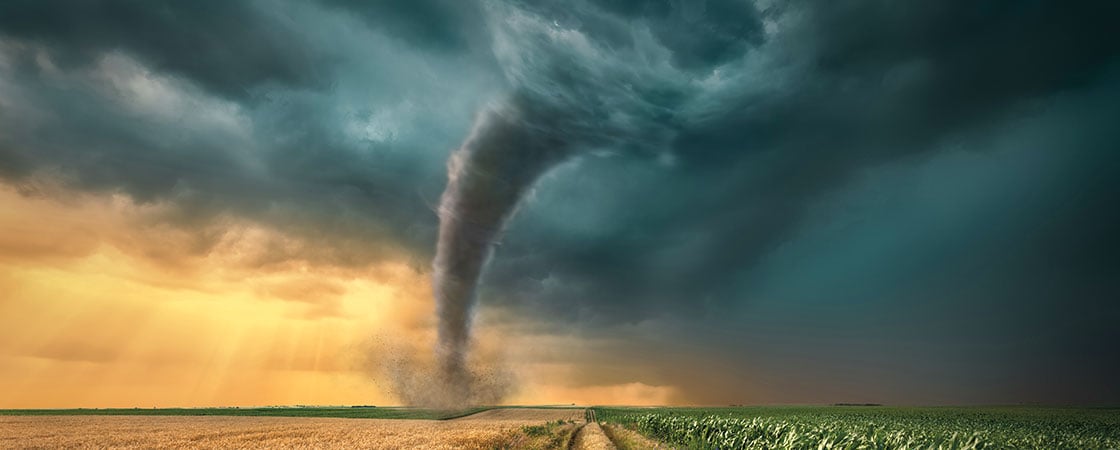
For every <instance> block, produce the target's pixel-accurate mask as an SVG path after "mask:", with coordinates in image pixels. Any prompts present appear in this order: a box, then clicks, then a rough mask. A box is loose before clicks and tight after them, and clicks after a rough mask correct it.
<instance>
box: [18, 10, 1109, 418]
mask: <svg viewBox="0 0 1120 450" xmlns="http://www.w3.org/2000/svg"><path fill="white" fill-rule="evenodd" d="M1117 13H1120V6H1117V4H1115V3H1111V2H1075V3H1058V2H1043V1H996V2H982V3H977V2H969V1H921V2H891V1H863V2H824V3H822V2H802V1H790V2H782V1H775V2H766V1H758V2H754V3H752V2H748V1H738V0H719V1H716V0H710V1H706V2H704V1H669V0H665V1H654V0H632V1H608V0H584V1H570V2H560V1H513V0H509V1H497V0H495V1H489V2H457V1H443V0H423V1H413V2H346V1H342V0H322V1H320V2H316V3H308V2H287V1H260V2H191V3H179V2H140V1H135V2H129V1H107V0H105V1H99V2H77V1H75V2H32V1H9V2H3V3H2V4H0V40H2V41H0V93H2V94H3V95H2V96H0V177H3V179H4V180H5V182H7V183H27V182H29V180H33V179H34V178H35V177H39V176H48V175H49V176H61V177H63V178H64V179H66V180H67V181H68V182H69V183H70V185H71V186H72V187H74V188H75V189H81V190H88V191H97V192H123V193H126V194H128V195H130V196H132V197H134V198H136V199H138V200H140V201H163V202H168V203H171V204H173V205H175V206H177V207H178V208H179V209H180V210H181V214H180V215H179V216H177V217H174V218H170V219H169V220H173V221H175V222H176V223H178V224H181V225H183V226H187V227H192V226H201V224H203V223H205V222H206V221H208V220H210V219H212V218H214V217H217V216H219V215H221V214H232V215H238V216H243V217H247V218H250V219H252V220H257V221H262V222H267V223H271V224H274V225H276V226H279V227H282V228H285V229H286V230H288V231H291V232H293V233H298V234H299V235H301V236H303V237H305V238H307V239H312V240H313V241H314V242H315V243H316V244H317V245H316V248H324V249H325V248H331V249H336V250H334V251H324V252H323V254H324V255H326V256H323V260H322V262H323V263H337V264H355V265H360V264H365V263H368V262H370V261H373V260H376V258H377V257H379V256H378V255H380V252H381V250H382V249H380V248H373V247H377V245H374V244H366V243H369V242H375V241H376V242H381V241H391V242H393V243H394V244H395V245H398V246H399V247H401V248H402V249H404V250H405V251H407V252H410V253H411V254H413V255H415V260H416V262H417V266H425V265H426V261H428V260H429V259H430V257H431V256H432V252H433V250H434V245H435V239H436V225H437V222H436V215H435V213H434V212H433V211H432V210H431V209H432V207H433V206H434V204H435V199H437V198H438V195H439V192H440V190H441V189H442V187H443V183H444V176H445V174H444V171H445V160H446V158H447V156H448V154H449V153H450V151H451V150H452V149H453V148H456V147H457V146H458V145H459V144H460V143H461V142H462V141H463V139H464V137H465V136H466V135H467V133H468V132H469V130H470V126H471V122H472V120H473V119H474V116H473V114H475V113H476V111H481V110H482V109H483V107H484V106H485V105H487V104H488V102H492V101H497V100H498V99H501V98H509V96H510V95H511V94H515V95H516V96H518V98H523V99H530V100H532V101H531V102H530V103H531V104H532V105H546V106H548V108H553V110H560V111H561V112H564V113H565V114H568V116H564V114H561V115H560V116H558V117H561V118H563V119H564V120H559V121H556V120H552V121H550V120H548V118H538V121H539V122H540V123H541V124H543V125H540V126H539V127H538V128H539V129H543V130H552V131H553V132H557V131H558V132H559V134H557V135H565V136H568V137H570V136H571V133H572V132H573V130H575V131H578V132H579V134H580V136H579V137H578V139H575V141H577V142H575V143H574V144H573V145H574V146H577V147H579V149H578V150H574V151H573V152H572V155H573V157H572V158H571V159H569V160H567V161H565V162H564V163H563V164H560V165H559V166H558V167H556V168H554V169H553V170H551V171H545V172H546V173H545V174H544V176H543V178H542V180H540V182H539V183H537V185H536V186H535V188H534V189H531V190H529V193H528V194H527V196H526V199H525V200H523V202H522V204H521V206H520V209H519V211H518V213H517V215H515V216H514V218H513V221H512V222H511V224H510V226H509V228H508V230H506V232H505V234H504V238H503V240H502V242H501V245H500V246H499V247H497V251H496V252H495V255H494V259H493V261H492V266H491V268H490V269H489V272H488V273H486V274H485V275H484V277H483V281H482V288H481V289H482V290H481V295H480V297H481V301H482V302H483V303H484V304H486V303H490V304H502V305H504V306H509V307H513V308H517V309H518V310H519V311H520V312H522V313H525V314H532V315H535V316H536V317H539V318H546V319H549V320H551V321H553V322H556V323H562V324H564V325H565V326H567V325H570V324H571V323H577V322H574V319H581V321H580V322H578V323H581V324H583V325H579V326H577V329H580V330H582V331H583V332H586V333H588V334H595V333H600V332H601V333H604V334H608V335H609V334H610V333H612V332H614V331H617V330H620V329H629V328H626V327H629V326H631V325H629V324H633V323H639V324H651V323H653V324H665V328H664V330H667V331H664V333H665V335H666V337H665V338H655V337H651V336H655V335H657V334H658V333H660V332H662V330H661V329H648V328H643V330H644V331H641V332H635V333H636V335H635V336H633V339H632V342H634V343H635V344H634V345H646V344H648V345H646V346H645V347H642V349H635V348H632V347H626V348H624V349H622V350H619V351H618V352H619V353H626V354H630V355H642V356H648V357H649V359H650V360H659V359H658V358H657V357H656V355H655V354H654V353H655V352H650V351H649V349H650V348H660V347H664V346H666V345H668V344H670V343H671V342H667V341H674V340H679V342H678V343H676V344H674V345H679V348H677V347H674V348H672V349H671V350H672V351H671V352H667V353H666V354H667V355H677V356H680V355H685V354H689V353H697V354H702V353H704V352H711V353H712V354H715V355H718V356H717V357H715V359H722V360H730V361H738V359H737V358H742V359H743V360H744V361H745V360H748V359H749V361H747V362H728V363H726V364H725V366H726V367H724V369H726V373H731V374H736V375H737V376H738V378H737V377H734V376H728V378H727V379H725V380H722V381H719V382H718V383H714V384H713V385H718V387H719V390H720V391H721V392H726V391H731V390H734V389H735V384H736V383H737V381H736V380H739V379H757V380H768V381H766V382H767V383H772V384H773V386H778V387H781V389H776V390H774V391H773V392H785V391H797V392H804V394H798V395H802V396H800V397H796V398H794V397H781V398H779V397H780V394H768V392H771V391H769V390H766V389H756V390H753V391H750V392H747V391H746V390H744V391H742V392H745V393H746V394H744V395H747V396H748V397H746V398H743V399H742V400H740V401H751V398H755V399H764V400H768V401H782V399H783V398H785V399H786V401H832V400H835V401H861V400H864V399H863V398H861V399H854V398H832V397H830V396H831V395H834V394H837V393H842V392H856V393H859V392H863V393H865V394H867V396H874V395H882V397H881V398H883V399H886V401H891V400H890V399H891V398H910V399H912V400H914V401H927V400H929V399H931V398H934V397H936V396H937V395H940V394H944V395H945V396H947V397H953V396H956V397H953V398H956V399H965V400H967V399H986V400H983V401H989V400H990V401H1007V399H1013V398H1023V397H1030V394H1031V392H1042V391H1043V389H1042V388H1043V387H1045V385H1046V383H1045V380H1046V379H1048V378H1047V377H1049V379H1053V380H1060V383H1058V384H1061V385H1063V386H1074V385H1078V383H1081V385H1083V386H1090V387H1093V386H1096V387H1100V386H1104V385H1105V384H1106V382H1105V381H1103V380H1102V379H1101V377H1099V376H1097V375H1095V374H1100V373H1107V372H1109V371H1111V372H1115V370H1116V367H1115V366H1116V364H1117V361H1118V360H1120V357H1118V355H1117V354H1116V351H1115V350H1113V349H1110V348H1108V347H1106V346H1104V345H1102V344H1101V343H1102V342H1112V341H1115V340H1116V339H1117V338H1120V336H1116V332H1115V330H1114V329H1111V328H1109V326H1108V324H1109V323H1114V322H1115V320H1116V319H1117V318H1118V315H1120V311H1117V309H1116V307H1115V304H1116V299H1117V298H1120V290H1118V283H1117V281H1116V280H1118V279H1120V276H1118V274H1120V268H1118V267H1117V263H1116V261H1117V260H1116V258H1115V257H1114V256H1115V254H1116V251H1117V250H1118V249H1120V243H1118V242H1117V237H1116V234H1115V230H1116V229H1120V217H1118V216H1117V213H1116V212H1115V211H1116V208H1114V207H1112V205H1111V203H1114V199H1115V197H1116V195H1117V194H1118V193H1120V192H1118V191H1120V189H1118V186H1120V182H1118V181H1117V180H1120V167H1118V162H1117V160H1118V158H1117V157H1116V156H1115V152H1114V150H1115V149H1116V147H1117V145H1120V144H1118V143H1120V136H1117V135H1116V131H1115V127H1114V126H1112V125H1111V124H1110V123H1108V120H1107V119H1108V118H1110V117H1116V116H1117V115H1120V112H1118V111H1116V107H1115V106H1114V105H1116V104H1120V102H1118V101H1117V99H1118V98H1120V76H1118V71H1120V67H1118V64H1120V63H1118V54H1120V48H1118V46H1117V44H1116V43H1115V41H1116V39H1115V38H1114V34H1115V33H1114V31H1113V30H1112V28H1114V27H1112V24H1111V23H1110V21H1111V20H1112V19H1113V18H1115V17H1117V15H1118V14H1117ZM557 105H559V107H558V106H557ZM573 112H574V113H573ZM569 113H571V114H569ZM550 127H551V128H550ZM538 131H539V130H538ZM962 155H964V156H962ZM289 257H295V258H298V257H300V256H299V255H295V256H293V255H278V256H277V258H278V259H284V258H289ZM728 330H736V331H735V332H730V331H728ZM1039 330H1043V331H1039ZM670 338H671V339H670ZM885 342H889V343H890V344H886V343H885ZM766 343H773V345H772V346H769V347H768V346H767V345H765V344H766ZM1020 343H1021V344H1022V345H1027V346H1029V347H1030V348H1031V349H1034V350H1033V353H1032V351H1025V350H1016V345H1018V344H1020ZM909 344H912V346H911V347H907V345H909ZM742 355H745V356H742ZM837 355H841V356H837ZM993 355H995V356H993ZM665 357H666V358H668V356H665ZM700 359H703V358H700ZM852 361H859V362H863V363H865V364H864V365H863V366H860V367H854V368H853V367H852V364H853V363H852ZM928 361H932V362H928ZM985 361H997V362H993V363H990V364H989V365H987V366H985V368H984V369H983V370H980V372H983V373H982V374H981V376H980V378H982V379H979V381H978V379H970V378H969V376H968V374H967V368H968V367H976V366H977V365H978V364H983V363H984V362H985ZM627 363H630V364H633V365H635V366H640V364H639V363H640V361H636V360H633V358H631V360H627ZM700 363H701V362H697V364H700ZM936 363H942V364H941V365H940V366H938V365H937V364H936ZM666 365H672V361H668V360H665V361H663V364H661V365H660V366H659V367H663V366H666ZM791 367H792V368H800V369H802V370H803V371H804V372H806V373H832V374H834V375H835V378H836V379H837V380H838V381H836V383H837V384H832V385H829V384H827V383H818V384H817V385H808V384H802V385H798V384H797V381H796V380H798V379H802V378H798V377H791V376H790V373H789V371H790V370H793V369H789V368H791ZM1060 367H1074V369H1070V370H1067V371H1062V370H1061V369H1060ZM1078 367H1080V368H1081V369H1077V368H1078ZM1028 369H1033V370H1034V372H1033V373H1036V374H1038V375H1037V376H1033V375H1032V376H1030V377H1023V378H1021V379H1017V380H1015V381H1014V383H1010V384H1006V383H1005V384H1006V385H1008V386H1017V387H1011V388H1007V390H1006V391H1001V392H1003V394H1000V395H1002V396H998V395H994V394H993V396H989V397H984V396H983V395H985V394H983V392H985V391H986V390H987V392H995V391H997V390H998V386H997V385H998V384H999V382H1005V381H1007V379H1008V378H1007V374H1009V373H1014V372H1016V371H1026V370H1028ZM620 370H621V369H620ZM876 370H881V371H885V372H889V373H890V374H893V375H891V376H896V378H891V379H890V380H889V382H884V384H883V385H882V386H887V387H883V388H882V389H883V390H879V391H876V390H875V387H869V386H868V385H867V383H863V384H861V382H860V381H859V380H860V379H861V377H862V378H874V377H875V374H876V373H877V372H876ZM892 370H893V372H892ZM1078 370H1082V372H1080V373H1079V372H1078ZM923 371H925V372H928V373H937V374H938V377H942V379H944V380H952V381H951V382H943V383H942V382H938V381H937V380H934V379H933V378H937V377H927V378H924V379H922V378H921V377H920V376H918V375H921V373H922V372H923ZM656 372H657V371H656V370H652V369H651V370H647V371H644V372H643V373H636V372H627V375H626V376H633V377H647V378H648V380H647V381H650V382H651V383H653V384H657V383H675V384H680V385H687V384H692V385H696V383H693V382H691V381H688V380H687V379H688V375H689V374H693V375H694V371H665V372H664V373H661V374H658V373H656ZM900 374H901V375H900ZM905 374H909V375H907V376H903V375H905ZM879 375H882V373H881V372H879ZM620 376H622V375H620ZM626 376H623V378H619V379H618V381H620V382H621V381H626V380H629V379H632V378H626ZM1079 377H1080V378H1079ZM918 379H921V380H922V382H925V384H924V386H929V387H930V388H929V389H930V391H929V393H928V394H929V395H926V396H924V397H923V396H921V395H916V396H911V397H905V395H904V394H905V393H906V392H913V391H914V387H915V386H917V385H920V384H921V383H919V382H917V381H910V380H918ZM985 380H986V381H985ZM1079 380H1080V381H1079ZM593 381H594V380H587V382H589V383H590V382H593ZM818 381H819V380H818ZM720 383H723V384H720ZM845 383H847V384H845ZM939 383H940V384H939ZM969 383H972V384H969ZM1056 383H1057V382H1056ZM842 385H843V386H842ZM954 385H955V386H956V387H954ZM844 386H846V387H844ZM861 386H862V388H861ZM814 389H815V390H814ZM860 389H863V390H862V391H861V390H860ZM1061 389H1062V388H1061V387H1060V386H1059V387H1055V388H1053V389H1052V392H1044V393H1040V394H1038V395H1036V398H1043V399H1060V398H1062V391H1061ZM1088 389H1089V388H1084V389H1082V388H1081V387H1078V388H1077V389H1073V388H1069V389H1067V390H1066V391H1065V392H1066V393H1067V394H1070V397H1069V398H1073V397H1076V398H1078V399H1081V398H1086V397H1087V395H1088V394H1086V392H1089V391H1088ZM1098 391H1100V392H1104V394H1102V395H1105V396H1111V397H1109V398H1112V399H1115V398H1116V395H1120V394H1118V393H1116V392H1115V389H1113V390H1111V391H1109V390H1107V389H1103V388H1102V389H1098ZM686 395H688V396H689V397H688V398H689V399H691V400H694V401H698V400H697V399H703V400H704V401H712V402H719V403H722V401H720V398H719V397H718V395H719V394H718V392H717V391H716V390H715V389H713V390H704V389H700V388H693V390H692V391H689V392H687V393H686ZM750 395H753V396H754V397H749V396H750ZM767 395H777V396H778V397H767ZM948 401H950V402H952V401H957V400H948ZM962 401H963V400H962ZM976 401H981V400H976Z"/></svg>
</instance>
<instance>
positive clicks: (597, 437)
mask: <svg viewBox="0 0 1120 450" xmlns="http://www.w3.org/2000/svg"><path fill="white" fill-rule="evenodd" d="M572 448H574V449H576V450H614V449H615V446H614V444H612V443H611V440H610V439H609V438H607V435H606V434H604V433H603V429H602V428H600V427H599V424H598V423H597V422H590V423H588V424H587V425H584V426H583V428H580V430H579V433H577V434H576V440H575V442H574V443H573V444H572Z"/></svg>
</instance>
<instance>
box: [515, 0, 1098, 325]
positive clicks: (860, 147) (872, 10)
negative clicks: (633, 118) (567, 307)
mask: <svg viewBox="0 0 1120 450" xmlns="http://www.w3.org/2000/svg"><path fill="white" fill-rule="evenodd" d="M859 5H860V6H858V7H857V6H848V7H842V6H837V5H832V6H820V7H818V6H816V5H800V4H793V5H790V6H789V7H788V9H787V10H786V13H787V14H788V15H789V16H790V18H789V19H788V20H789V21H788V22H784V23H782V22H780V23H779V26H781V27H785V28H784V29H783V30H782V31H779V33H778V35H777V36H775V37H774V38H773V39H772V40H771V42H769V43H768V44H767V45H764V46H762V47H760V48H759V49H758V50H757V51H758V52H762V53H765V54H768V55H772V57H773V58H774V60H771V61H769V65H762V64H760V65H762V67H761V68H760V67H757V66H754V65H751V64H742V65H734V64H731V65H727V66H724V67H722V68H721V71H723V72H725V73H726V75H725V76H726V77H728V78H731V79H734V77H736V76H740V77H741V82H740V83H733V82H728V83H729V84H732V86H731V87H730V88H729V89H728V90H727V91H725V92H722V94H725V95H722V96H718V97H717V96H713V97H714V98H712V99H710V100H707V103H702V104H701V105H700V106H699V107H698V108H700V109H702V110H703V111H704V114H703V115H699V117H700V118H699V119H696V120H692V121H690V123H688V124H687V125H686V126H685V127H684V130H683V132H682V133H681V134H680V135H679V136H678V137H677V138H676V140H675V142H674V143H673V145H672V148H673V149H674V151H675V154H676V156H677V158H676V164H675V165H673V166H670V167H667V168H665V169H664V170H661V171H658V170H657V169H656V168H655V167H653V164H649V163H647V164H644V165H643V163H642V161H631V160H625V158H622V159H604V160H595V159H591V160H587V161H585V162H584V166H585V167H583V168H582V169H581V173H578V174H574V175H572V176H574V177H576V178H578V179H579V180H580V181H581V182H583V183H592V184H596V185H598V187H586V186H584V187H579V186H561V187H557V189H558V190H565V191H566V192H558V193H557V195H570V196H571V198H588V197H587V196H589V195H593V193H595V194H594V195H602V196H606V197H608V199H605V200H599V201H597V199H595V198H592V199H591V200H589V201H588V202H589V203H591V205H593V206H591V208H596V207H603V208H618V209H617V210H615V211H611V212H608V213H603V214H609V215H610V217H611V220H609V221H608V223H607V224H606V226H604V227H602V228H601V229H600V231H599V232H598V233H596V234H594V235H592V236H587V235H583V234H580V235H572V236H570V237H571V239H572V240H570V241H569V240H565V238H566V237H568V236H562V237H560V238H559V239H558V238H557V237H556V236H555V235H554V234H553V233H555V232H560V233H563V230H552V229H549V230H542V231H541V234H545V235H549V236H550V240H551V241H552V242H556V243H557V245H556V248H555V249H554V250H550V251H548V252H542V251H541V250H540V247H539V245H537V244H535V243H533V241H532V240H531V239H533V238H532V237H527V238H525V240H521V239H518V240H517V241H516V242H511V243H510V246H513V248H512V249H511V248H508V247H509V246H507V248H506V249H504V252H505V253H506V254H507V255H510V257H509V258H508V259H507V261H508V262H509V264H510V266H509V267H510V268H511V269H510V272H509V273H510V274H511V278H514V279H516V280H520V281H521V282H523V283H524V284H525V285H527V287H528V288H534V287H537V286H536V283H535V281H534V280H529V279H526V278H525V277H524V276H523V274H524V273H532V272H533V269H527V268H526V264H527V263H530V262H534V263H536V264H539V265H540V266H541V267H540V268H539V269H538V270H537V271H536V273H537V274H538V276H539V277H544V276H545V275H552V276H559V277H560V280H562V281H561V282H560V283H559V284H560V285H566V286H573V289H575V288H574V287H575V286H580V285H582V284H583V283H582V281H585V280H586V279H589V278H591V279H594V280H595V283H596V285H597V287H598V289H596V290H595V291H596V292H598V294H599V295H594V294H592V295H590V296H589V295H586V294H581V295H576V292H565V291H563V290H561V291H560V292H555V295H556V296H557V297H560V298H569V299H570V298H580V299H586V301H587V302H589V303H593V304H604V305H607V304H609V305H612V306H611V307H609V308H610V309H611V310H614V311H617V312H618V313H619V314H620V315H625V316H627V317H629V318H631V319H636V318H634V317H633V314H635V313H637V314H641V313H642V312H648V313H651V314H657V313H658V312H659V311H660V309H659V308H652V309H645V308H643V309H639V310H638V311H635V310H634V309H633V308H632V307H634V306H636V305H638V304H648V303H649V302H651V301H653V302H661V301H663V302H664V303H668V304H671V305H672V306H668V307H669V308H670V309H676V308H677V307H679V308H680V309H686V310H693V311H698V310H703V309H704V307H705V306H704V305H705V302H704V301H702V299H704V298H706V297H708V295H709V294H713V295H714V294H715V292H718V291H719V290H721V289H723V286H726V284H727V283H728V282H729V281H731V280H733V279H735V278H736V277H738V276H740V275H741V274H742V273H743V272H744V271H746V270H749V268H750V267H751V266H752V265H753V264H755V263H756V262H757V260H758V259H759V258H761V257H764V256H765V255H766V254H767V253H768V252H770V251H772V250H773V249H774V248H776V247H777V246H779V245H781V244H782V243H783V242H785V241H786V240H788V239H789V238H790V237H791V236H790V235H791V233H793V232H795V231H796V230H797V229H798V227H799V226H800V223H801V221H802V219H803V216H804V214H805V212H806V210H807V208H809V206H810V205H811V204H812V203H813V202H814V201H817V200H818V199H819V198H820V196H822V195H824V194H826V193H828V192H830V191H832V190H834V189H838V188H841V187H843V186H845V183H846V182H848V181H849V180H850V179H851V177H852V176H853V175H854V174H856V173H858V171H860V170H863V169H864V168H867V167H874V166H877V165H880V164H886V163H891V162H897V161H905V160H907V158H912V157H914V156H916V155H929V154H932V153H935V152H937V151H938V150H939V149H945V148H952V147H954V142H955V141H960V140H964V139H977V140H983V139H984V138H983V136H985V134H986V133H989V131H990V130H991V129H992V128H993V127H994V126H996V125H998V124H1000V123H1002V122H1003V121H1005V120H1011V119H1014V118H1016V117H1017V116H1021V115H1024V114H1029V113H1030V112H1031V111H1032V109H1037V108H1038V107H1039V106H1038V105H1039V104H1040V103H1039V102H1046V101H1047V99H1048V98H1050V97H1052V96H1054V95H1058V94H1061V93H1064V92H1067V91H1070V90H1077V89H1085V88H1088V87H1092V86H1094V85H1095V84H1096V83H1100V82H1104V81H1106V80H1104V77H1105V76H1106V75H1107V74H1108V72H1107V71H1108V70H1109V69H1110V67H1112V66H1113V62H1114V61H1115V59H1116V46H1115V44H1113V43H1112V40H1111V39H1109V34H1110V31H1109V25H1108V23H1107V19H1105V17H1109V16H1110V14H1109V11H1107V10H1106V9H1112V8H1113V7H1111V6H1106V5H1104V4H1100V5H1098V6H1094V7H1088V8H1069V7H1059V6H1048V5H1043V4H1041V3H1039V4H1034V3H1030V2H1005V3H1003V4H999V5H996V4H989V5H987V6H985V7H982V8H978V7H976V6H975V5H973V4H972V3H969V2H955V3H946V2H938V3H936V4H929V5H927V6H924V7H923V6H920V5H901V4H898V5H896V4H893V3H890V2H883V3H874V2H872V3H860V4H859ZM750 71H761V73H753V74H737V73H736V72H750ZM760 83H765V84H766V86H765V87H761V86H756V85H755V84H760ZM1080 150H1081V149H1078V148H1070V149H1067V150H1065V151H1080ZM620 179H621V180H620ZM556 183H557V184H563V181H562V180H558V181H556ZM627 184H631V185H630V186H628V185H627ZM633 185H637V186H633ZM615 195H617V196H619V197H624V200H620V199H616V198H612V197H614V196H615ZM562 200H569V199H562ZM529 214H531V213H529ZM540 214H542V215H547V214H548V212H547V211H541V212H540ZM526 222H528V219H527V220H526ZM524 226H525V227H533V226H542V225H539V224H537V225H530V224H528V223H526V224H524ZM528 233H529V232H527V234H528ZM511 239H512V238H511ZM522 245H523V247H521V246H522ZM519 253H521V254H520V255H519ZM498 262H499V264H501V260H500V259H499V261H498ZM536 264H530V267H532V266H533V265H536ZM513 267H517V269H516V271H517V274H514V273H513V269H512V268H513ZM496 272H498V273H496V275H495V276H497V277H502V276H503V274H504V273H506V272H504V271H503V270H500V269H499V270H497V271H496ZM667 274H671V276H667ZM511 282H516V281H514V280H511ZM568 282H571V283H568ZM604 285H605V286H609V288H608V289H606V290H603V289H602V288H603V286H604ZM538 288H539V287H538ZM589 297H590V298H589ZM736 297H737V296H736V295H735V294H734V293H727V292H724V293H721V295H714V296H713V297H712V298H713V299H715V300H714V301H716V302H719V303H727V302H731V303H734V302H738V301H740V299H738V298H736ZM518 298H520V296H518ZM680 298H691V299H692V301H680V300H679V299H680ZM568 301H569V302H571V301H578V300H568ZM627 301H630V302H633V304H631V305H628V306H622V305H621V303H626V302H627ZM717 306H718V305H717ZM698 307H699V308H698Z"/></svg>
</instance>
